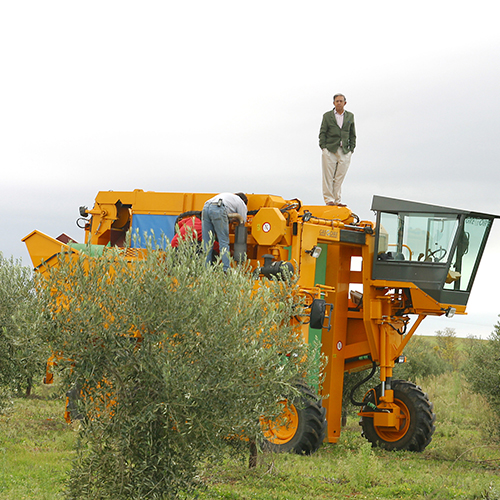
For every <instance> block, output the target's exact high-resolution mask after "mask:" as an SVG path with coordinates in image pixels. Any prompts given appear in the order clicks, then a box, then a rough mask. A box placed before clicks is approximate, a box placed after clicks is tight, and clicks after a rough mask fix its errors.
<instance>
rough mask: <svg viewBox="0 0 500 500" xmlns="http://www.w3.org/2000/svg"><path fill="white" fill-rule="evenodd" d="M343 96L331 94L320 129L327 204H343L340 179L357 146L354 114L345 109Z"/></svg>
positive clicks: (341, 180)
mask: <svg viewBox="0 0 500 500" xmlns="http://www.w3.org/2000/svg"><path fill="white" fill-rule="evenodd" d="M346 102H347V101H346V99H345V96H344V95H342V94H335V95H334V96H333V104H334V108H333V110H332V111H327V112H326V113H325V114H324V115H323V121H322V122H321V128H320V131H319V147H320V148H321V150H322V157H321V163H322V167H323V198H324V200H325V203H326V204H327V205H337V206H340V207H345V205H344V204H342V203H341V202H340V201H341V188H342V182H343V181H344V178H345V176H346V174H347V170H348V169H349V164H350V162H351V155H352V153H353V151H354V148H355V147H356V128H355V126H354V115H353V114H352V113H351V112H349V111H345V110H344V107H345V105H346Z"/></svg>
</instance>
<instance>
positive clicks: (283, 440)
mask: <svg viewBox="0 0 500 500" xmlns="http://www.w3.org/2000/svg"><path fill="white" fill-rule="evenodd" d="M297 388H298V389H299V390H300V392H301V393H302V396H300V398H299V399H298V400H297V402H296V404H294V403H293V402H290V401H287V400H286V401H283V406H284V410H283V413H282V414H281V416H280V417H279V418H278V419H276V420H265V419H261V428H262V432H263V435H264V440H263V443H262V449H263V450H264V451H271V452H275V453H286V452H293V453H297V454H298V455H310V454H311V453H314V452H315V451H317V450H318V448H319V447H320V446H321V444H322V443H323V441H324V439H325V437H326V427H327V422H326V418H325V417H326V409H325V408H323V407H322V406H321V399H320V398H319V397H318V396H317V395H316V394H315V393H314V392H313V391H312V390H311V389H310V388H309V387H308V386H307V385H305V384H298V385H297Z"/></svg>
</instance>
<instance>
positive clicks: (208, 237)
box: [201, 203, 229, 271]
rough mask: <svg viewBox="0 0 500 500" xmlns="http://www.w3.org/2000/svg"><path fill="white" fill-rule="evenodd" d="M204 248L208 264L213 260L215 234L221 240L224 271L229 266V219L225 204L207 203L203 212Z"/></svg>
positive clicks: (202, 231)
mask: <svg viewBox="0 0 500 500" xmlns="http://www.w3.org/2000/svg"><path fill="white" fill-rule="evenodd" d="M201 224H202V226H201V233H202V238H203V249H204V251H205V252H207V264H210V263H211V262H212V256H213V251H214V240H215V235H217V239H218V240H219V253H220V256H221V259H222V267H223V268H224V271H227V269H228V268H229V219H228V217H227V210H226V207H225V206H224V205H221V206H220V207H219V206H218V205H216V204H215V203H205V205H204V207H203V211H202V212H201Z"/></svg>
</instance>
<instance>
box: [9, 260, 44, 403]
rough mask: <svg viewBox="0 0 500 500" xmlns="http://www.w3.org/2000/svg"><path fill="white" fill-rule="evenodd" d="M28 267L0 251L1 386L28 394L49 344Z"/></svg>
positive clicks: (39, 372)
mask: <svg viewBox="0 0 500 500" xmlns="http://www.w3.org/2000/svg"><path fill="white" fill-rule="evenodd" d="M36 300H37V297H36V295H35V293H34V284H33V279H32V273H31V270H30V269H29V268H27V267H23V266H22V265H21V264H20V262H19V261H14V259H13V258H11V259H5V258H4V257H3V255H2V254H1V252H0V387H1V388H2V389H3V390H4V391H5V390H6V389H7V390H10V391H14V392H20V391H25V392H26V394H28V395H29V394H30V392H31V388H32V384H33V378H34V377H36V376H40V375H41V374H42V372H43V367H44V364H45V361H46V359H47V353H48V346H47V344H46V343H44V342H43V341H41V339H40V337H39V330H38V324H39V320H40V318H39V317H38V315H37V310H38V309H37V307H36Z"/></svg>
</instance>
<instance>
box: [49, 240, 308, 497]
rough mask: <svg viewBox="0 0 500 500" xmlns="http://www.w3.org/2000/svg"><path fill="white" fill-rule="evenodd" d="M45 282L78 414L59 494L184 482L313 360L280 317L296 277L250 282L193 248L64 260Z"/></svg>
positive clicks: (181, 487) (243, 441) (138, 493)
mask: <svg viewBox="0 0 500 500" xmlns="http://www.w3.org/2000/svg"><path fill="white" fill-rule="evenodd" d="M44 289H45V301H46V305H45V310H44V313H43V317H44V318H45V319H46V322H45V324H44V336H45V337H46V338H47V339H48V340H49V342H50V344H51V346H52V348H53V349H54V350H55V351H58V352H60V359H59V361H58V370H59V373H60V374H61V375H62V377H63V380H64V384H65V385H66V386H69V385H70V384H73V387H75V391H74V393H75V395H78V394H80V397H79V398H77V399H75V400H74V401H73V405H74V411H73V416H76V415H80V416H83V421H82V431H81V435H80V446H79V449H78V457H77V460H76V461H75V463H74V467H73V470H72V472H71V480H70V485H69V498H75V499H76V498H93V499H99V498H112V499H114V500H116V499H120V498H123V499H133V498H141V499H149V498H151V499H152V498H170V497H175V496H176V495H177V494H178V493H179V492H181V491H191V490H192V489H193V488H196V487H197V486H198V485H199V482H198V480H197V470H198V465H199V464H200V463H201V462H202V461H203V460H209V461H215V460H217V459H218V458H220V457H221V456H225V453H227V450H228V449H230V450H232V452H234V451H242V450H245V452H247V450H248V446H249V441H250V442H252V441H253V440H254V439H256V436H258V435H260V427H259V417H260V416H267V417H275V416H276V415H277V414H278V413H279V412H281V411H282V409H283V406H282V405H281V404H280V403H279V400H281V399H283V397H290V396H292V397H293V396H294V395H295V394H297V392H296V391H295V389H294V386H293V381H294V380H297V379H298V378H301V376H302V375H303V373H304V372H305V371H307V370H308V369H309V368H310V367H309V366H308V364H307V360H308V359H309V358H314V356H309V347H308V346H307V345H306V344H304V343H302V341H301V340H300V339H299V337H298V336H297V335H296V330H295V329H294V328H293V327H292V326H291V322H290V319H291V318H292V317H294V316H296V315H300V313H301V304H300V301H299V300H298V296H297V293H296V292H297V289H296V287H295V285H294V283H288V282H287V283H285V282H283V281H264V282H263V284H262V286H259V287H256V286H255V279H254V278H253V277H252V273H251V272H250V270H249V269H242V268H238V269H234V270H232V272H229V273H227V274H225V273H224V272H223V271H222V267H221V266H220V265H217V266H215V267H209V268H207V267H206V266H205V263H204V258H203V256H202V255H199V254H198V253H197V252H196V250H195V248H193V246H191V245H182V246H181V247H180V248H179V249H178V250H177V251H175V252H174V251H171V252H166V253H164V252H161V253H158V252H153V251H150V252H149V253H148V254H147V256H146V258H144V259H141V260H139V261H137V262H135V263H134V265H132V266H131V265H129V264H128V263H127V261H126V260H125V258H124V257H123V256H122V255H121V254H120V253H118V252H116V253H115V252H110V253H109V254H108V257H102V258H99V259H80V260H70V259H69V258H68V259H67V260H64V261H61V263H60V267H59V269H57V270H56V271H55V272H53V273H52V275H51V278H50V280H49V283H48V286H47V287H45V288H44Z"/></svg>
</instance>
